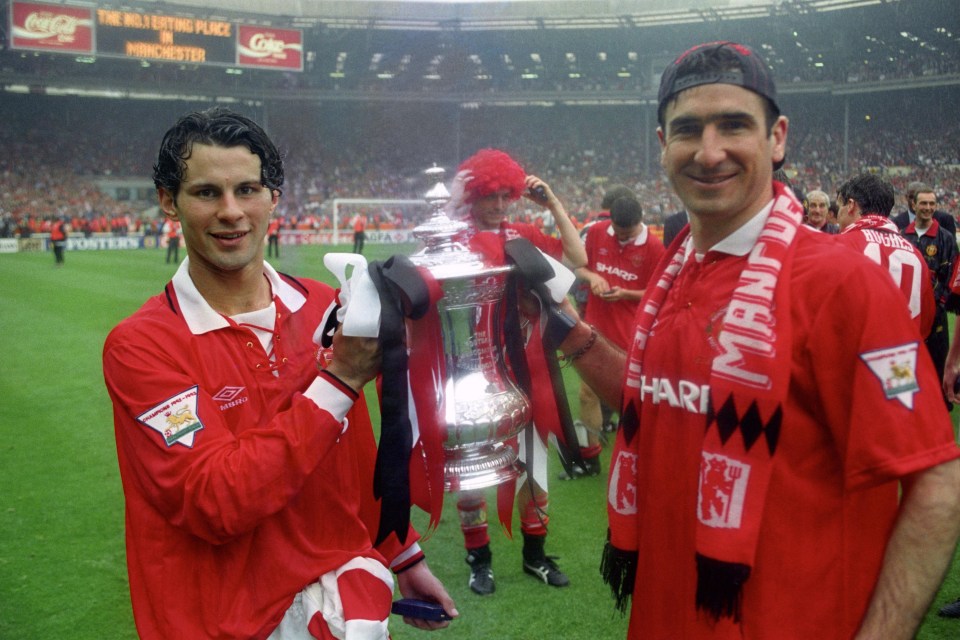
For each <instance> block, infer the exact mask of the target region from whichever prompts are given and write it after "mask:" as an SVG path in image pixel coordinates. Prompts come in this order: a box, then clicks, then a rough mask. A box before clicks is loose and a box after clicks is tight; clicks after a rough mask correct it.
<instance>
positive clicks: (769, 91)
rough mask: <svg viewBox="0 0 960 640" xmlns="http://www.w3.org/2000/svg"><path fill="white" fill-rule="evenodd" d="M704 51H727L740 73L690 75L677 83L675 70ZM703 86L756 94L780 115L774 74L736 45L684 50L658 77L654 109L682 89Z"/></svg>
mask: <svg viewBox="0 0 960 640" xmlns="http://www.w3.org/2000/svg"><path fill="white" fill-rule="evenodd" d="M704 49H726V50H727V51H729V52H730V53H732V54H733V56H734V57H735V58H736V59H737V60H738V61H739V63H740V65H739V66H740V68H741V69H742V71H738V70H736V69H731V70H729V71H707V72H704V73H693V74H690V75H684V76H683V77H682V78H680V79H679V80H678V79H677V69H678V68H679V67H680V64H681V63H682V62H683V61H684V60H685V59H686V58H687V57H689V56H690V55H692V54H694V53H696V52H698V51H702V50H704ZM703 84H733V85H737V86H738V87H743V88H744V89H749V90H750V91H753V92H754V93H758V94H760V95H761V96H763V97H764V98H766V99H767V100H769V101H770V102H771V103H773V106H774V107H776V109H777V111H778V112H779V111H780V105H779V104H778V103H777V86H776V84H774V82H773V74H771V73H770V68H769V67H767V63H765V62H764V61H763V59H762V58H761V57H760V55H759V54H757V52H756V51H754V50H753V49H751V48H750V47H748V46H747V45H745V44H737V43H736V42H728V41H721V42H707V43H704V44H698V45H697V46H695V47H692V48H690V49H687V50H686V51H684V52H683V53H681V54H680V57H678V58H677V59H676V60H674V61H673V62H671V63H670V65H669V66H668V67H667V68H666V70H665V71H664V72H663V75H662V76H660V91H659V93H658V94H657V106H658V108H659V109H663V106H664V104H665V103H666V102H667V100H669V99H670V98H672V97H673V96H675V95H677V94H678V93H680V92H681V91H683V90H684V89H689V88H691V87H697V86H700V85H703Z"/></svg>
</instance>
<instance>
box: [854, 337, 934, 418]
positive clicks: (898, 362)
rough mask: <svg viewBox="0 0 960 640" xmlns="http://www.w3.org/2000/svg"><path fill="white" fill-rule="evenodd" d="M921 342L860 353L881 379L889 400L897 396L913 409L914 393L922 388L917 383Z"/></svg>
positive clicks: (907, 406) (871, 369)
mask: <svg viewBox="0 0 960 640" xmlns="http://www.w3.org/2000/svg"><path fill="white" fill-rule="evenodd" d="M919 346H920V343H919V342H911V343H909V344H902V345H900V346H898V347H889V348H887V349H876V350H874V351H867V352H866V353H861V354H860V359H861V360H863V361H864V362H865V363H866V365H867V366H868V367H869V368H870V371H871V372H872V373H873V375H875V376H876V377H877V380H879V381H880V385H881V387H882V388H883V394H884V396H886V398H887V400H892V399H894V398H896V399H897V400H899V401H900V402H901V403H902V404H903V406H905V407H906V408H907V409H911V410H912V409H913V395H914V394H915V393H916V392H917V391H919V390H920V385H919V384H918V383H917V348H918V347H919Z"/></svg>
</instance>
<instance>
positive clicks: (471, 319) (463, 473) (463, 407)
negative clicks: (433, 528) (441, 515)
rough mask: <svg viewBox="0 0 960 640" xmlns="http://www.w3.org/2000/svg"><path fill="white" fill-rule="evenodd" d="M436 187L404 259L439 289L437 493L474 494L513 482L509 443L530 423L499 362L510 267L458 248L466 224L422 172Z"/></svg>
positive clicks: (434, 174)
mask: <svg viewBox="0 0 960 640" xmlns="http://www.w3.org/2000/svg"><path fill="white" fill-rule="evenodd" d="M426 173H427V175H428V176H430V177H431V178H432V179H435V180H436V181H437V182H436V184H434V185H433V187H431V189H430V190H429V191H427V193H426V195H425V196H424V199H425V200H426V201H427V202H428V203H429V204H430V206H431V208H432V209H433V211H432V215H431V217H430V219H429V220H427V222H425V223H424V224H422V225H420V226H418V227H417V228H416V229H414V232H413V233H414V236H415V237H417V238H418V239H420V240H421V241H422V242H423V243H424V244H425V247H424V248H423V249H422V250H421V251H419V252H417V253H415V254H414V255H412V256H411V257H410V259H411V261H412V262H414V264H417V265H418V266H421V267H424V268H426V269H428V270H429V271H430V273H431V275H432V276H433V277H434V279H436V280H437V281H438V282H439V283H440V285H441V287H442V288H443V292H444V295H443V297H442V298H441V299H440V301H439V302H438V303H437V311H438V313H439V314H440V322H441V327H442V333H443V350H444V353H443V358H444V363H445V368H446V376H447V379H446V380H445V381H444V385H443V388H444V394H445V407H446V411H445V413H446V415H444V416H441V420H440V423H441V425H442V426H441V428H442V429H444V430H445V433H444V434H442V435H443V442H444V453H445V456H446V459H445V463H444V488H445V489H446V490H447V491H461V490H470V489H481V488H484V487H489V486H493V485H497V484H500V483H503V482H506V481H508V480H512V479H514V478H516V477H518V476H519V474H520V469H519V466H518V462H517V452H516V450H514V448H513V446H511V445H510V444H509V442H512V441H513V440H514V439H515V438H516V437H517V435H518V434H519V433H520V432H521V431H522V430H523V429H524V427H526V426H528V425H529V424H530V419H531V418H530V416H531V410H530V403H529V401H528V400H527V398H526V396H525V395H524V394H523V393H522V392H521V391H520V390H519V389H518V388H517V387H516V385H514V384H513V381H512V380H511V379H510V376H509V375H508V374H507V369H506V365H505V363H504V358H503V350H502V340H500V336H501V335H502V334H503V326H502V322H503V314H502V310H501V308H500V303H501V301H502V299H503V294H504V289H505V282H506V276H507V273H508V272H509V271H510V269H511V267H509V266H504V265H489V264H487V263H486V262H485V261H484V259H483V256H481V255H479V254H477V253H474V252H472V251H470V250H469V249H468V248H467V247H466V246H464V244H462V243H461V242H460V240H461V239H463V237H464V235H465V232H466V231H467V229H468V225H467V224H466V223H464V222H463V221H458V220H451V219H450V218H449V216H447V214H446V212H445V210H444V207H445V205H446V204H447V202H448V201H449V199H450V192H449V191H448V190H447V188H446V187H445V186H444V185H443V182H442V179H443V174H444V170H443V169H442V168H439V167H433V168H432V169H428V170H427V171H426Z"/></svg>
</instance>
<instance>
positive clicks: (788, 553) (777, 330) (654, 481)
mask: <svg viewBox="0 0 960 640" xmlns="http://www.w3.org/2000/svg"><path fill="white" fill-rule="evenodd" d="M658 123H659V128H658V131H657V134H658V137H659V140H660V145H661V164H662V166H663V168H664V171H665V173H666V175H667V177H668V179H669V181H670V184H671V186H672V187H673V189H674V190H675V191H676V193H677V195H678V197H679V198H680V200H681V201H682V202H683V204H684V206H685V209H686V210H687V212H688V213H689V215H690V225H689V233H686V234H684V235H682V236H680V237H678V238H677V240H675V242H674V243H673V245H671V248H672V250H671V251H669V252H668V253H669V254H670V255H669V256H668V257H667V258H665V260H664V261H662V262H661V269H658V273H657V274H656V275H655V276H654V277H655V283H656V284H651V285H650V286H648V287H647V294H646V296H645V297H644V300H643V302H641V306H640V311H639V312H638V315H637V318H636V321H635V324H636V330H635V334H634V339H633V340H632V342H631V350H630V352H629V353H628V354H627V355H626V356H624V354H623V353H622V352H621V351H620V350H619V349H618V348H617V347H616V346H615V345H612V344H610V343H609V342H608V341H606V340H604V339H602V338H597V336H596V334H595V330H593V329H591V327H590V326H589V325H587V324H586V323H584V322H578V323H577V324H576V325H575V326H574V327H573V329H572V330H571V331H570V333H569V334H568V335H567V337H566V338H565V339H564V340H563V342H561V344H560V349H561V352H562V353H564V354H565V355H567V357H568V358H570V359H572V360H573V363H574V365H575V366H576V368H577V370H578V371H579V373H580V375H581V376H583V377H584V378H585V379H586V380H587V381H588V382H590V383H591V385H592V386H593V387H594V389H595V390H596V391H597V392H598V395H600V397H601V398H605V399H607V401H609V402H615V401H617V399H618V398H622V403H621V405H620V406H621V410H620V415H621V420H620V428H619V429H618V431H617V442H616V446H615V449H614V452H613V457H612V461H611V469H610V482H609V492H608V517H609V521H610V532H609V544H608V546H607V548H606V549H605V551H604V556H603V562H602V565H601V571H602V573H603V574H604V577H605V580H606V581H607V582H608V583H609V584H610V585H611V587H612V588H613V591H614V595H615V596H616V601H617V603H618V604H619V605H620V606H622V607H624V608H626V607H627V606H629V608H630V626H629V630H628V637H629V638H631V639H634V638H636V639H639V638H693V639H706V638H710V639H723V640H728V639H734V638H736V639H739V638H814V637H815V638H819V639H822V640H827V639H831V640H832V639H837V640H840V639H844V640H849V638H854V637H856V638H884V639H885V640H894V639H904V640H906V639H908V638H912V637H914V634H915V633H916V631H917V627H918V626H919V624H920V622H921V621H922V619H923V616H924V614H925V613H926V611H927V608H928V607H929V605H930V603H931V601H932V599H933V597H934V595H935V593H936V591H937V588H938V586H939V585H940V582H941V581H942V579H943V577H944V575H945V572H946V570H947V567H948V565H949V562H950V559H951V557H952V555H953V552H954V549H955V546H956V543H957V538H958V535H960V492H958V491H957V486H958V483H960V463H958V456H960V449H958V447H957V444H956V442H955V441H954V435H953V429H952V425H951V423H950V418H949V416H948V414H947V412H946V410H945V408H944V405H943V403H942V402H940V401H939V395H940V393H939V390H938V388H937V387H939V384H938V383H939V380H938V378H937V375H936V372H935V369H934V368H933V365H932V363H931V361H930V358H929V357H928V356H927V354H926V352H925V350H923V349H922V348H920V346H919V343H920V335H919V332H918V331H917V328H916V325H915V324H914V322H913V321H912V320H911V319H910V317H909V314H908V313H907V311H906V308H905V305H904V304H903V297H902V294H901V293H900V292H899V291H898V290H897V288H896V287H895V286H894V285H893V284H892V283H891V280H890V276H889V275H888V274H887V273H886V272H885V271H884V270H883V269H881V268H880V267H879V266H877V265H876V264H875V263H873V262H872V261H870V260H869V259H867V258H866V257H860V256H858V255H857V254H856V253H854V252H851V251H850V250H849V249H848V248H846V247H842V246H840V245H839V244H838V243H836V242H833V241H830V240H828V239H825V238H824V236H823V234H820V233H816V232H814V231H813V230H811V229H810V228H809V227H806V226H804V225H803V224H802V218H803V207H802V205H801V204H800V202H799V201H798V200H797V198H796V197H795V196H794V194H793V193H792V192H791V191H790V190H789V189H788V188H787V187H786V186H784V185H783V184H782V183H779V182H775V181H774V180H773V178H772V176H773V170H774V168H775V167H776V166H778V165H781V164H782V163H783V160H784V157H785V153H786V142H787V132H788V125H789V122H788V120H787V118H786V117H785V116H784V115H782V114H781V112H780V108H779V102H778V98H777V91H776V86H775V83H774V80H773V77H772V74H771V71H770V68H769V67H768V66H767V65H766V63H765V62H764V61H763V59H762V58H761V57H760V56H759V54H758V53H757V52H756V51H755V50H754V49H751V48H750V47H748V46H746V45H743V44H738V43H733V42H712V43H708V44H701V45H697V46H695V47H693V48H691V49H689V50H688V51H686V52H684V53H683V54H681V55H680V56H679V57H678V58H676V60H674V61H673V62H672V63H670V64H669V65H668V66H667V68H666V70H665V71H664V73H663V74H662V76H661V81H660V89H659V94H658ZM568 312H570V313H574V312H573V311H572V307H571V308H570V309H568ZM614 371H619V372H623V374H622V375H621V376H613V375H611V372H614ZM851 522H856V526H850V523H851ZM798 606H799V607H800V608H799V609H798Z"/></svg>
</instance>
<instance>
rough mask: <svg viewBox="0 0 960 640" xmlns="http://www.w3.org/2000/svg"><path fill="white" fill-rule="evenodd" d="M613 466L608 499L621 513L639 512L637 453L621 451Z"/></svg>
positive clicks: (614, 508)
mask: <svg viewBox="0 0 960 640" xmlns="http://www.w3.org/2000/svg"><path fill="white" fill-rule="evenodd" d="M611 467H612V469H611V471H610V484H609V486H608V488H607V500H608V501H609V502H610V506H611V507H612V508H613V510H614V511H616V512H617V513H619V514H620V515H623V516H629V515H633V514H634V513H636V512H637V454H635V453H631V452H629V451H620V452H619V455H618V456H617V459H616V461H615V462H613V463H612V464H611Z"/></svg>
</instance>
